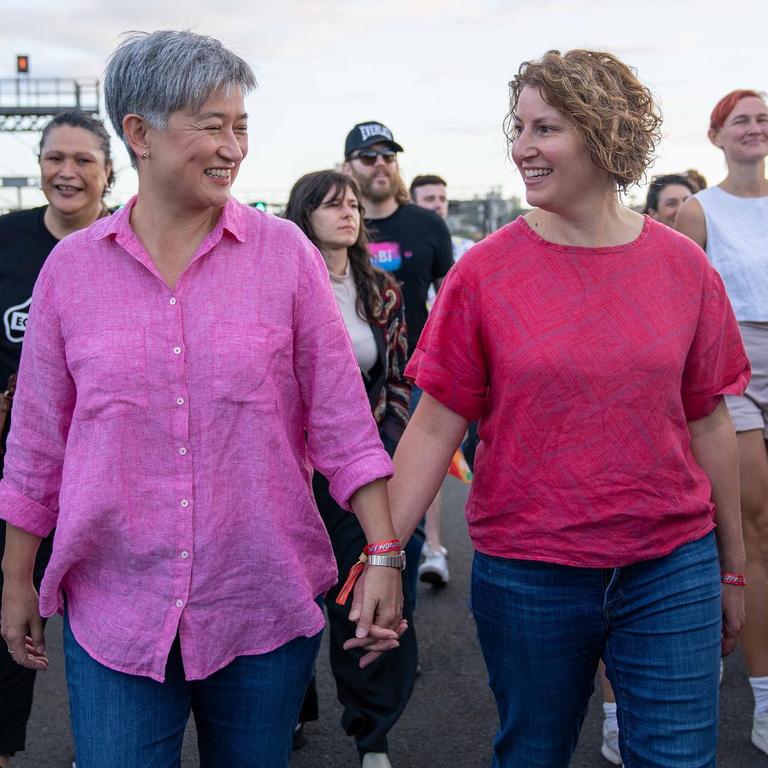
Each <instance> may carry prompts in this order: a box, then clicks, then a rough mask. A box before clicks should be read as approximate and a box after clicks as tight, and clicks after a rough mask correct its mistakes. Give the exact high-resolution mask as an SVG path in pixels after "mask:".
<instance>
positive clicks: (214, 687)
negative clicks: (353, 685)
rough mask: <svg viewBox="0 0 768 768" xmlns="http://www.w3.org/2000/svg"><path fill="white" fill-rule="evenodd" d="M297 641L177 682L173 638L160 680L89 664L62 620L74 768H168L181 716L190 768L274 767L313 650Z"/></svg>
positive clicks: (284, 751) (173, 764)
mask: <svg viewBox="0 0 768 768" xmlns="http://www.w3.org/2000/svg"><path fill="white" fill-rule="evenodd" d="M321 634H322V633H320V634H317V635H315V636H314V637H298V638H296V639H295V640H292V641H290V642H289V643H286V644H285V645H282V646H280V647H279V648H277V649H275V650H274V651H271V652H270V653H265V654H261V655H258V656H239V657H238V658H236V659H235V660H234V661H232V662H231V663H230V664H228V665H227V666H226V667H224V668H223V669H220V670H219V671H218V672H215V673H214V674H213V675H211V676H210V677H208V678H206V679H205V680H194V681H187V680H185V679H184V669H183V667H182V661H181V652H180V648H179V641H178V638H177V640H176V642H175V643H174V644H173V648H172V649H171V652H170V655H169V657H168V664H167V666H166V678H165V682H164V683H158V682H156V681H155V680H150V678H148V677H140V676H138V675H128V674H125V673H123V672H116V671H115V670H112V669H109V668H107V667H105V666H104V665H102V664H99V663H98V662H97V661H95V660H94V659H92V658H91V657H90V656H89V655H88V654H87V653H86V652H85V651H84V650H83V649H82V647H81V646H80V645H79V644H78V643H77V641H76V640H75V638H74V636H73V635H72V632H71V630H70V627H69V622H68V621H67V620H66V617H65V620H64V655H65V658H66V666H67V686H68V688H69V701H70V709H71V713H72V732H73V734H74V737H75V758H76V762H77V768H105V766H109V767H110V768H137V767H138V766H141V768H178V766H179V764H180V760H181V743H182V739H183V736H184V728H185V727H186V724H187V720H188V719H189V713H190V711H191V712H193V713H194V716H195V724H196V726H197V740H198V748H199V751H200V768H284V766H287V765H288V760H289V758H290V754H291V739H292V735H293V729H294V726H295V724H296V721H297V718H298V713H299V707H300V706H301V701H302V699H303V698H304V692H305V691H306V689H307V685H308V684H309V680H310V678H311V676H312V669H313V666H314V662H315V657H316V656H317V651H318V649H319V647H320V636H321Z"/></svg>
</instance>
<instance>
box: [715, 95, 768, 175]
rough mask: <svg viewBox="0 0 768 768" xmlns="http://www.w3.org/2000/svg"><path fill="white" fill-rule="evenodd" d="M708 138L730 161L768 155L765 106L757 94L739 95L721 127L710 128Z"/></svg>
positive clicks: (748, 160)
mask: <svg viewBox="0 0 768 768" xmlns="http://www.w3.org/2000/svg"><path fill="white" fill-rule="evenodd" d="M709 138H710V140H711V141H712V143H713V144H714V145H715V146H717V147H720V148H721V149H722V150H723V152H724V153H725V157H726V159H727V160H728V161H729V162H736V163H739V162H741V163H744V162H746V163H750V162H755V161H760V160H764V159H765V157H766V155H768V106H766V104H765V102H764V101H763V100H762V99H759V98H758V97H757V96H746V97H744V98H743V99H740V100H739V101H738V102H736V106H735V107H734V108H733V111H732V112H731V114H730V115H728V117H727V118H726V119H725V122H724V123H723V125H722V127H721V128H720V129H719V130H717V131H710V133H709Z"/></svg>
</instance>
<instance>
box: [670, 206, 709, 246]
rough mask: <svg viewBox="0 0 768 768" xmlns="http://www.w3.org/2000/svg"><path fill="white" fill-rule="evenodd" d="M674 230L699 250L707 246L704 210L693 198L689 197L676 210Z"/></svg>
mask: <svg viewBox="0 0 768 768" xmlns="http://www.w3.org/2000/svg"><path fill="white" fill-rule="evenodd" d="M675 229H676V230H677V231H678V232H681V233H682V234H684V235H685V236H686V237H689V238H690V239H691V240H693V242H694V243H696V245H698V246H699V247H700V248H706V245H707V220H706V219H705V218H704V209H703V208H702V207H701V203H700V202H699V201H698V200H697V199H696V198H695V197H689V198H688V199H687V200H686V201H685V202H684V203H683V204H682V205H681V206H680V208H679V209H678V211H677V215H676V216H675Z"/></svg>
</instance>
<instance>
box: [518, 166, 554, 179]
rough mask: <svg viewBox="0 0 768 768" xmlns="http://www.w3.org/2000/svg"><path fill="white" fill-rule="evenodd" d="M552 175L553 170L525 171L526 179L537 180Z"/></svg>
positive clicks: (536, 169) (533, 169) (537, 169)
mask: <svg viewBox="0 0 768 768" xmlns="http://www.w3.org/2000/svg"><path fill="white" fill-rule="evenodd" d="M550 173H552V169H551V168H528V169H527V170H526V171H525V178H526V179H535V178H537V177H538V176H549V174H550Z"/></svg>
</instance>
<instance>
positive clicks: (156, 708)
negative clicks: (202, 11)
mask: <svg viewBox="0 0 768 768" xmlns="http://www.w3.org/2000/svg"><path fill="white" fill-rule="evenodd" d="M254 85H255V81H254V77H253V73H252V71H251V69H250V68H249V66H248V65H247V64H246V63H245V62H244V61H243V60H242V59H240V58H239V57H237V56H236V55H234V54H233V53H232V52H230V51H228V50H227V49H225V48H224V47H223V46H222V45H221V43H219V42H218V41H217V40H214V39H212V38H209V37H203V36H200V35H196V34H192V33H190V32H172V31H163V32H155V33H152V34H144V33H137V34H133V35H131V36H130V37H128V39H126V40H125V41H124V42H123V44H122V45H121V46H120V47H118V49H117V50H116V51H115V52H114V54H113V55H112V58H111V60H110V62H109V64H108V67H107V72H106V78H105V96H106V104H107V109H108V112H109V116H110V119H111V120H112V123H113V125H114V127H115V129H116V130H117V132H118V133H119V134H120V136H121V138H122V139H123V141H124V142H125V144H126V146H127V147H128V151H129V153H130V155H131V158H132V161H133V163H134V165H135V166H136V168H137V171H138V176H139V191H138V195H137V196H136V197H134V198H133V199H131V200H130V201H129V202H128V204H127V205H126V206H125V208H123V209H121V210H120V211H118V212H117V213H116V214H114V215H113V216H112V217H111V218H109V219H104V220H102V221H99V222H97V223H96V224H95V225H93V226H91V227H89V228H88V229H86V230H84V231H82V232H79V233H77V234H75V235H73V236H72V237H69V238H67V239H66V240H64V241H63V242H62V243H61V244H60V245H58V246H57V247H56V248H55V249H54V250H53V252H52V253H51V256H50V257H49V259H48V260H47V262H46V264H45V267H44V268H43V270H42V272H41V274H40V278H39V280H38V282H37V284H36V286H35V293H34V299H33V304H32V307H33V309H32V313H31V315H30V319H29V323H28V327H27V333H26V338H25V344H24V352H23V355H22V360H21V368H20V373H19V382H18V389H17V395H16V402H15V407H14V422H13V426H12V430H11V434H10V436H9V439H8V456H7V462H6V467H5V477H4V478H3V481H2V483H1V484H0V517H1V518H3V519H5V520H6V521H7V522H8V533H7V542H6V553H5V559H4V562H3V570H4V574H5V591H4V594H3V606H2V634H3V637H4V638H5V639H6V641H7V643H8V647H9V650H10V651H11V653H12V655H13V657H14V659H15V660H16V661H17V662H18V663H20V664H22V665H23V666H26V667H29V668H32V669H45V668H46V667H47V664H48V661H47V658H46V656H45V648H44V644H43V641H42V633H41V629H40V614H42V615H44V616H50V615H52V614H53V613H55V612H56V611H59V612H62V613H63V614H64V650H65V656H66V661H67V681H68V686H69V692H70V702H71V711H72V726H73V731H74V735H75V744H76V759H77V764H78V767H79V768H103V766H105V765H109V766H112V767H113V768H121V767H122V766H125V767H126V768H128V766H138V765H140V766H143V767H146V768H149V767H150V766H167V765H178V761H179V755H180V750H181V742H182V737H183V734H184V728H185V725H186V722H187V719H188V717H189V713H190V711H192V712H193V713H194V715H195V720H196V723H197V730H198V743H199V749H200V760H201V765H202V766H213V765H216V766H217V768H222V767H223V766H237V767H238V768H244V767H246V766H257V765H258V766H260V767H262V766H269V768H272V767H273V766H275V767H277V766H285V765H287V763H288V758H289V755H290V748H291V735H292V732H293V726H294V724H295V722H296V717H297V713H298V710H299V706H300V703H301V700H302V696H303V694H304V691H305V689H306V685H307V683H308V681H309V679H310V676H311V672H312V666H313V663H314V658H315V655H316V653H317V649H318V645H319V637H320V632H321V630H322V627H323V616H322V611H321V609H320V606H319V605H318V598H319V597H320V596H322V595H323V593H324V592H325V591H326V590H327V589H329V588H330V587H331V586H332V585H333V584H334V583H335V582H336V579H337V574H336V571H335V566H334V560H333V553H332V551H331V547H330V543H329V541H328V536H327V534H326V533H325V529H324V527H323V523H322V521H321V519H320V516H319V514H318V512H317V508H316V506H315V504H314V501H313V497H312V486H311V474H312V466H313V465H314V466H316V467H317V468H318V470H319V471H321V472H322V474H323V475H325V476H326V477H328V478H329V480H330V491H331V493H332V494H333V496H334V497H335V498H336V500H337V501H338V502H339V504H340V505H341V506H342V507H344V508H346V509H350V508H351V509H352V510H353V511H354V512H355V513H356V515H357V517H358V519H359V520H360V523H361V525H362V527H363V529H364V531H365V534H366V539H367V541H368V542H369V544H370V545H371V546H372V552H373V553H375V556H373V557H370V558H369V564H368V567H367V569H366V572H365V583H366V595H370V599H369V600H368V601H367V603H366V605H365V606H364V608H363V611H362V615H361V618H360V621H359V622H358V629H357V637H358V640H356V641H355V643H361V644H363V645H367V646H368V647H369V649H370V650H371V651H372V652H376V651H378V650H380V649H389V648H391V647H394V646H395V645H397V637H398V633H401V632H402V631H403V629H404V625H403V623H402V621H401V618H400V616H401V606H402V594H401V591H400V574H399V572H398V566H399V563H400V561H401V557H400V554H399V543H398V542H397V541H396V539H395V536H394V530H393V527H392V521H391V519H390V515H389V510H388V507H387V501H386V495H385V492H384V483H385V478H386V477H388V476H389V475H390V474H391V471H392V470H391V463H390V460H389V458H388V456H387V454H386V452H385V451H384V449H383V447H382V445H381V442H380V440H379V437H378V432H377V429H376V425H375V423H374V420H373V417H372V415H371V411H370V408H369V406H368V401H367V398H366V394H365V390H364V388H363V385H362V382H361V380H360V376H359V373H358V370H357V365H356V363H355V358H354V355H353V353H352V350H351V347H350V344H349V342H348V340H347V335H346V332H345V329H344V325H343V323H342V320H341V317H340V316H339V313H338V311H337V309H336V306H335V300H334V297H333V293H332V292H331V290H330V287H329V285H328V278H327V271H326V268H325V265H324V262H323V259H322V257H321V256H320V254H319V253H318V252H317V251H316V249H315V248H314V247H313V246H312V245H311V244H310V243H309V241H308V240H307V239H306V238H305V237H304V235H303V234H302V233H301V232H300V231H299V229H298V228H297V227H296V226H295V225H293V224H291V223H290V222H287V221H284V220H281V219H277V218H275V217H272V216H269V215H267V214H264V213H262V212H260V211H256V210H254V209H251V208H248V207H246V206H244V205H241V204H239V203H237V202H236V201H235V200H234V199H233V198H232V197H231V193H230V190H231V186H232V183H233V181H234V180H235V177H236V176H237V172H238V169H239V166H240V163H241V162H242V160H243V158H244V157H245V155H246V153H247V150H248V138H247V115H246V113H245V108H244V95H245V94H246V93H248V92H249V91H250V90H251V89H252V88H253V87H254ZM338 392H344V398H343V400H342V399H340V398H338V397H337V393H338ZM340 425H341V428H340ZM54 525H55V526H56V538H55V542H54V545H53V553H52V557H51V561H50V565H49V567H48V570H47V572H46V575H45V578H44V580H43V583H42V585H41V589H40V596H39V603H38V595H37V593H36V592H35V590H34V587H33V585H32V581H31V564H32V562H33V561H34V553H35V551H36V549H37V547H38V544H39V542H40V538H41V537H42V536H45V535H46V534H47V533H48V532H49V531H50V530H51V529H52V528H53V526H54ZM393 550H396V556H395V554H383V555H382V554H380V553H381V552H384V553H391V552H392V551H393ZM378 565H382V566H385V567H376V566H378ZM38 606H39V613H38ZM364 661H365V659H364Z"/></svg>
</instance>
